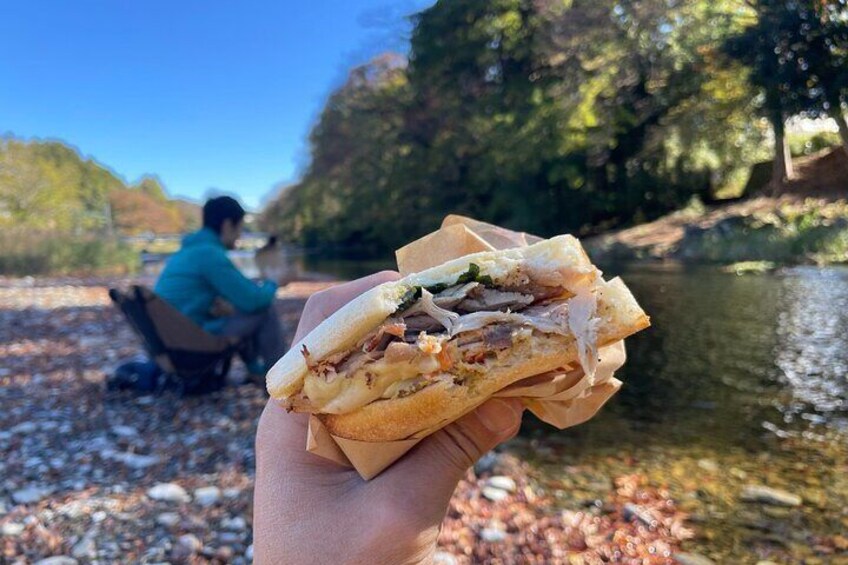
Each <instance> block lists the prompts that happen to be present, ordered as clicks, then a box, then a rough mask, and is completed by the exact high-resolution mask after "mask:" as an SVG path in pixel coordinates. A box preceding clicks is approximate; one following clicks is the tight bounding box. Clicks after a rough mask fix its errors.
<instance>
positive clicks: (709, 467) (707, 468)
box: [698, 459, 719, 473]
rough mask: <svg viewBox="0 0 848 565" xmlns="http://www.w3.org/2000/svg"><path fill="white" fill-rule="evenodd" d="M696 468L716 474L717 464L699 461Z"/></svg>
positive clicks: (710, 461) (707, 460) (709, 460)
mask: <svg viewBox="0 0 848 565" xmlns="http://www.w3.org/2000/svg"><path fill="white" fill-rule="evenodd" d="M698 467H700V468H701V469H703V470H704V471H707V472H708V473H717V472H718V469H719V467H718V463H716V462H715V461H713V460H712V459H699V460H698Z"/></svg>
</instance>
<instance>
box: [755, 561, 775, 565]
mask: <svg viewBox="0 0 848 565" xmlns="http://www.w3.org/2000/svg"><path fill="white" fill-rule="evenodd" d="M757 565H777V563H775V562H774V561H757Z"/></svg>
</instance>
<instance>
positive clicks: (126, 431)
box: [112, 426, 138, 438]
mask: <svg viewBox="0 0 848 565" xmlns="http://www.w3.org/2000/svg"><path fill="white" fill-rule="evenodd" d="M112 433H113V434H115V435H116V436H118V437H127V438H129V437H135V436H137V435H138V430H136V429H135V428H133V427H132V426H112Z"/></svg>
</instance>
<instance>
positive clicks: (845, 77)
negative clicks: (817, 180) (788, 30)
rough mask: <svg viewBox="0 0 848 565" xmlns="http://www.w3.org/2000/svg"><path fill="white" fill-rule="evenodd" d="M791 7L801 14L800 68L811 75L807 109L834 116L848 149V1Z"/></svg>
mask: <svg viewBox="0 0 848 565" xmlns="http://www.w3.org/2000/svg"><path fill="white" fill-rule="evenodd" d="M787 7H788V9H791V10H795V11H796V12H798V16H799V17H798V20H799V25H798V28H797V33H798V39H797V41H795V42H794V43H793V46H794V47H795V49H796V56H795V62H796V66H797V68H796V71H797V72H798V73H799V74H801V75H802V76H804V77H806V79H807V80H806V82H805V83H804V86H805V87H806V89H805V90H806V92H805V94H806V96H807V98H808V99H809V101H810V105H809V108H808V109H807V112H808V113H809V114H811V115H826V116H830V117H831V118H833V120H834V121H835V122H836V124H837V126H838V127H839V134H840V137H841V139H842V147H843V149H844V150H845V151H846V152H848V123H846V121H845V115H844V113H843V108H842V104H843V102H844V97H845V94H846V92H848V3H846V2H845V1H844V0H843V1H836V2H825V1H821V2H792V3H789V4H787Z"/></svg>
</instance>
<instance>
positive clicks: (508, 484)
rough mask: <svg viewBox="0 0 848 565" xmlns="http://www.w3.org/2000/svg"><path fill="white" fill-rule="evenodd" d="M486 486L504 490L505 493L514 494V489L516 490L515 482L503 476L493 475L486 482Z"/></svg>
mask: <svg viewBox="0 0 848 565" xmlns="http://www.w3.org/2000/svg"><path fill="white" fill-rule="evenodd" d="M486 486H489V487H493V488H497V489H501V490H505V491H507V492H515V489H516V488H517V487H516V485H515V481H514V480H513V479H512V478H511V477H506V476H504V475H495V476H494V477H490V478H489V479H488V480H487V481H486Z"/></svg>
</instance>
